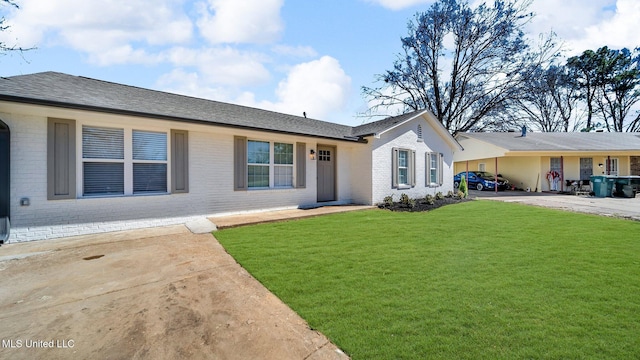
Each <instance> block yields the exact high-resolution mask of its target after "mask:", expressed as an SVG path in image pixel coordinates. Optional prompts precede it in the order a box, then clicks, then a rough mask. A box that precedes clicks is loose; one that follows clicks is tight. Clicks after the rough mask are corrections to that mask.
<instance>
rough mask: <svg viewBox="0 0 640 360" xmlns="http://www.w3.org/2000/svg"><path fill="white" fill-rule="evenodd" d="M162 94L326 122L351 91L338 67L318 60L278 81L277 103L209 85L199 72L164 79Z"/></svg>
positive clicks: (180, 72)
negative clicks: (186, 96)
mask: <svg viewBox="0 0 640 360" xmlns="http://www.w3.org/2000/svg"><path fill="white" fill-rule="evenodd" d="M157 85H158V87H159V88H161V89H163V90H164V91H170V92H175V93H179V94H183V95H189V96H195V97H200V98H206V99H212V100H217V101H224V102H231V103H236V104H241V105H245V106H251V107H257V108H261V109H266V110H272V111H277V112H281V113H286V114H293V115H298V116H302V113H303V112H306V113H307V116H309V117H312V118H316V119H327V118H328V117H330V116H331V115H333V114H335V113H336V112H339V111H341V110H343V109H344V107H345V106H346V104H347V101H348V97H349V93H350V90H351V78H350V77H349V76H347V74H345V72H344V71H343V70H342V68H341V66H340V63H339V62H338V61H337V60H336V59H334V58H332V57H330V56H323V57H321V58H320V59H318V60H314V61H310V62H306V63H302V64H298V65H296V66H294V67H292V68H291V71H290V72H289V73H288V75H287V77H286V78H285V79H283V80H282V81H280V83H279V84H278V88H277V90H276V92H275V95H276V98H277V100H276V101H267V100H262V101H260V100H256V95H255V94H254V93H252V92H250V91H238V90H237V88H234V87H228V86H224V85H222V86H221V85H219V84H216V83H212V82H211V81H210V80H209V79H208V78H207V77H206V76H202V73H200V72H187V71H185V70H184V69H182V68H179V69H175V70H173V71H171V72H170V73H167V74H165V75H163V76H162V77H161V78H160V79H159V80H158V82H157Z"/></svg>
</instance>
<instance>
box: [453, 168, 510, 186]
mask: <svg viewBox="0 0 640 360" xmlns="http://www.w3.org/2000/svg"><path fill="white" fill-rule="evenodd" d="M466 176H467V172H466V171H463V172H461V173H458V174H456V175H455V176H454V177H453V186H454V188H455V189H457V188H458V185H460V179H461V178H462V177H466ZM495 179H496V178H495V175H493V174H492V173H490V172H486V171H469V178H468V179H467V187H468V188H469V189H476V190H485V189H487V190H493V189H494V188H495ZM509 186H510V185H509V180H507V179H505V178H503V177H502V176H500V175H499V174H498V190H506V189H508V188H509Z"/></svg>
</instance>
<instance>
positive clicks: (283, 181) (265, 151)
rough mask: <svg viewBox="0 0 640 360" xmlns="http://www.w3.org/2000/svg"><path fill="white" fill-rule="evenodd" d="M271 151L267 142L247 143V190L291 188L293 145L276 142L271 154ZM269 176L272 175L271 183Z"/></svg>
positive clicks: (251, 141)
mask: <svg viewBox="0 0 640 360" xmlns="http://www.w3.org/2000/svg"><path fill="white" fill-rule="evenodd" d="M271 150H272V145H271V143H270V142H268V141H255V140H248V141H247V177H248V181H247V185H248V187H249V188H268V187H271V186H273V187H292V186H293V144H286V143H277V142H276V143H273V152H272V151H271ZM272 153H273V157H272V156H271V154H272ZM271 169H273V171H272V170H271ZM271 174H273V182H271ZM271 184H273V185H271Z"/></svg>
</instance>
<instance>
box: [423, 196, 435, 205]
mask: <svg viewBox="0 0 640 360" xmlns="http://www.w3.org/2000/svg"><path fill="white" fill-rule="evenodd" d="M424 201H425V202H426V203H427V204H428V205H433V204H435V203H436V201H435V199H434V198H433V195H431V194H427V196H425V197H424Z"/></svg>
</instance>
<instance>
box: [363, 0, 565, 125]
mask: <svg viewBox="0 0 640 360" xmlns="http://www.w3.org/2000/svg"><path fill="white" fill-rule="evenodd" d="M530 2H531V1H530V0H515V1H505V0H496V1H495V2H494V4H493V6H488V5H487V4H482V5H480V6H478V7H476V8H471V7H470V5H469V3H468V2H467V1H464V0H437V1H436V2H435V3H434V4H433V5H432V6H431V7H430V8H429V9H428V10H427V11H425V12H418V13H416V14H415V16H414V18H413V19H412V20H411V21H409V23H408V25H407V29H408V35H407V36H406V37H404V38H402V49H403V50H402V52H401V53H399V54H398V55H397V59H396V61H395V62H394V64H393V68H392V69H391V70H387V71H386V72H385V73H383V74H379V75H376V83H377V84H378V86H375V87H366V86H365V87H363V88H362V93H363V95H364V96H365V97H366V98H368V99H369V100H370V101H371V103H373V104H374V105H373V106H371V107H370V108H369V109H368V110H367V112H366V113H365V115H367V116H375V115H378V114H379V115H382V116H387V115H397V114H392V113H391V114H390V113H389V111H390V110H391V112H393V110H392V109H400V110H399V111H400V112H403V113H405V112H410V111H414V110H421V109H429V110H431V112H433V113H434V114H435V116H436V117H437V118H438V120H439V121H440V122H441V123H442V124H443V125H444V126H445V127H446V128H447V129H448V130H449V131H450V132H451V133H454V134H455V133H457V132H464V131H467V130H483V129H488V128H499V127H501V126H502V125H503V121H504V118H503V117H502V115H503V114H504V113H505V110H506V109H507V107H508V105H509V101H510V100H511V99H514V98H519V97H520V96H521V95H522V93H523V84H524V83H525V82H526V80H527V79H528V78H530V76H531V73H530V72H531V69H536V68H537V67H539V66H540V64H542V63H544V62H545V61H547V60H548V59H550V58H551V57H552V56H553V55H554V54H553V49H554V47H555V44H553V41H552V37H549V39H547V40H545V41H544V42H543V45H542V46H541V47H540V48H539V49H536V50H535V51H534V50H531V48H530V45H529V43H528V41H527V39H526V38H525V36H524V33H523V31H522V28H523V26H524V25H525V24H526V23H527V22H528V21H529V20H530V19H531V18H532V16H533V14H532V13H531V12H529V11H528V10H527V8H528V6H529V4H530ZM396 111H397V110H396ZM385 112H386V113H385Z"/></svg>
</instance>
